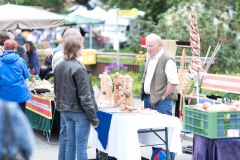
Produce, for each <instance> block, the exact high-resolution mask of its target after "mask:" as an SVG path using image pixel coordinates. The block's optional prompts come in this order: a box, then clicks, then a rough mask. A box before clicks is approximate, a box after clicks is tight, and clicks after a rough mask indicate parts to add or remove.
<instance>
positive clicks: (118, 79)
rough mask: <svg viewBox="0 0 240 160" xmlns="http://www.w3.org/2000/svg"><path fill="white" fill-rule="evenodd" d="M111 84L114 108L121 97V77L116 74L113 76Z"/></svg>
mask: <svg viewBox="0 0 240 160" xmlns="http://www.w3.org/2000/svg"><path fill="white" fill-rule="evenodd" d="M113 84H114V106H117V103H118V101H119V100H120V98H121V95H120V94H119V92H120V89H119V87H121V86H122V84H123V80H122V76H121V75H120V74H119V73H118V72H116V73H115V74H114V80H113Z"/></svg>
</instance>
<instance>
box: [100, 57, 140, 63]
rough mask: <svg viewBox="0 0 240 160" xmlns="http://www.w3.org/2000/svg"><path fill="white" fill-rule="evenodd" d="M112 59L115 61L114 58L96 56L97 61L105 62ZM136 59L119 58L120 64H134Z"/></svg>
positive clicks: (109, 61)
mask: <svg viewBox="0 0 240 160" xmlns="http://www.w3.org/2000/svg"><path fill="white" fill-rule="evenodd" d="M113 61H117V59H116V58H97V62H105V63H111V62H113ZM135 61H136V60H134V59H120V63H122V64H134V62H135Z"/></svg>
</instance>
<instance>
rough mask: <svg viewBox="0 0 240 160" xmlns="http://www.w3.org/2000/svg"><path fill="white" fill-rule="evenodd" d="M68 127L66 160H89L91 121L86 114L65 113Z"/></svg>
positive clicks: (64, 116)
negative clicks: (88, 144)
mask: <svg viewBox="0 0 240 160" xmlns="http://www.w3.org/2000/svg"><path fill="white" fill-rule="evenodd" d="M62 114H63V118H64V121H65V123H66V127H67V148H66V153H65V159H66V160H75V158H76V153H77V160H88V157H87V143H88V137H89V133H90V120H89V119H88V118H87V116H86V114H85V113H82V112H70V111H63V112H62Z"/></svg>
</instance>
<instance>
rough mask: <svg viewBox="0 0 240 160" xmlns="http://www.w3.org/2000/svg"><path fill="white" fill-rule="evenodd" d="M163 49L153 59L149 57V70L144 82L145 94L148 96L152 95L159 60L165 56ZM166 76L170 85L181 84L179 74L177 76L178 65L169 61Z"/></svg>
mask: <svg viewBox="0 0 240 160" xmlns="http://www.w3.org/2000/svg"><path fill="white" fill-rule="evenodd" d="M163 53H164V50H163V48H162V49H161V50H160V51H159V52H158V53H157V54H156V55H155V56H153V57H149V58H150V60H149V63H148V69H147V73H146V77H145V81H144V92H145V93H146V94H150V86H151V82H152V78H153V74H154V72H155V69H156V66H157V63H158V60H159V59H160V58H161V56H162V55H163ZM165 74H166V76H167V82H168V83H170V84H179V79H178V74H177V66H176V63H175V62H174V61H173V60H172V59H169V60H168V61H167V63H166V67H165Z"/></svg>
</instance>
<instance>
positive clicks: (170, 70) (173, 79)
mask: <svg viewBox="0 0 240 160" xmlns="http://www.w3.org/2000/svg"><path fill="white" fill-rule="evenodd" d="M165 74H166V76H167V79H168V83H171V84H179V78H178V73H177V66H176V63H175V62H174V61H173V60H172V59H170V60H168V61H167V64H166V67H165Z"/></svg>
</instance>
